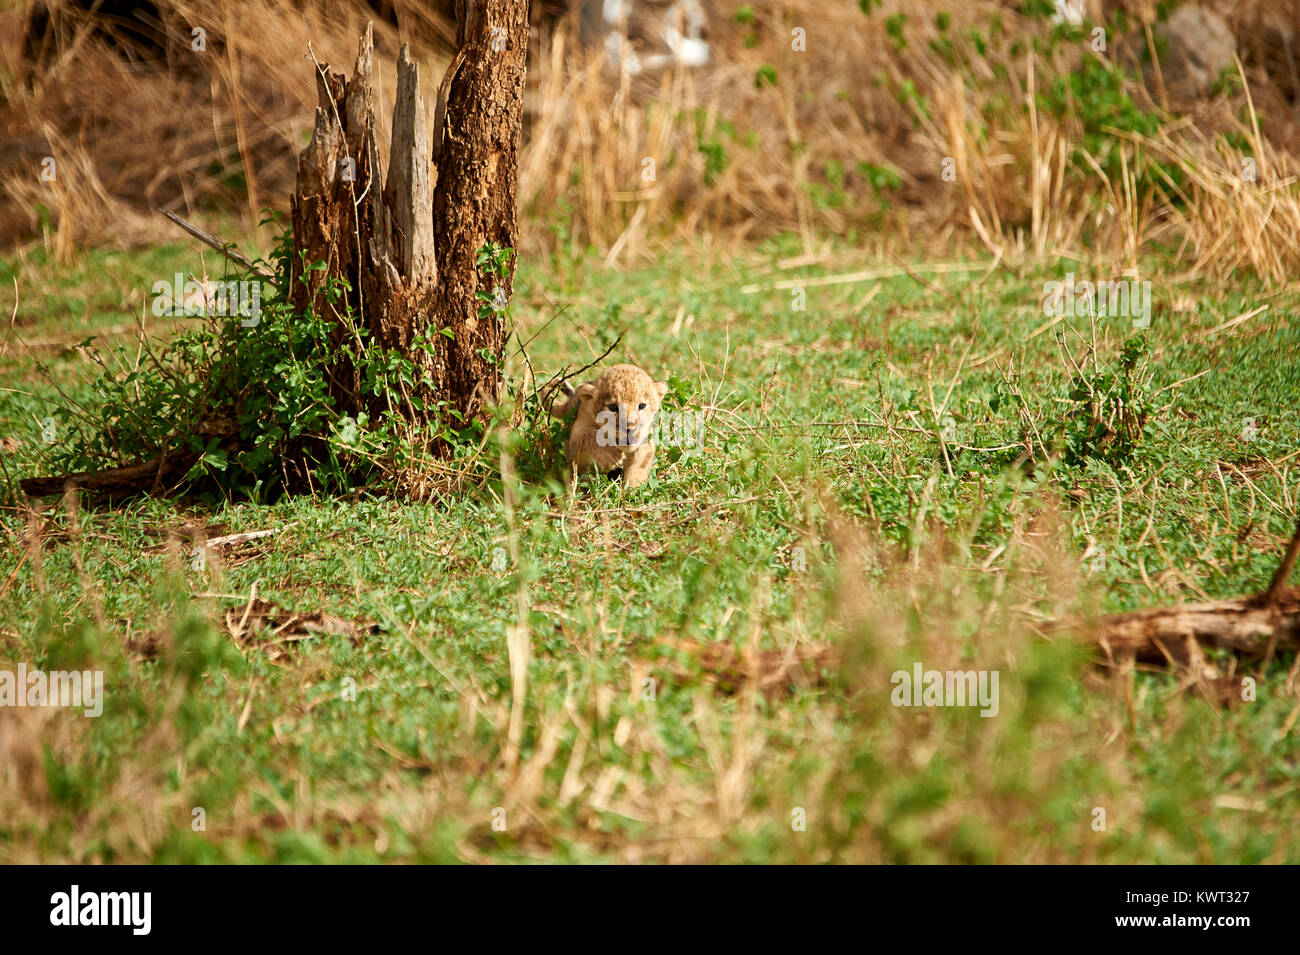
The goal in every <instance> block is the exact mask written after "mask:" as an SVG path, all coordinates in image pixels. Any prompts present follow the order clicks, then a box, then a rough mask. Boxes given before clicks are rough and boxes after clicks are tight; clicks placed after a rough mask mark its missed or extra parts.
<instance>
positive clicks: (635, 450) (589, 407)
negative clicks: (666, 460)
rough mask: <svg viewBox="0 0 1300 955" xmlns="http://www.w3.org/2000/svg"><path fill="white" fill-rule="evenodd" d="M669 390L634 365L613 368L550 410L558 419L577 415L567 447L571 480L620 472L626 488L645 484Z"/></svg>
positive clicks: (665, 385) (652, 461)
mask: <svg viewBox="0 0 1300 955" xmlns="http://www.w3.org/2000/svg"><path fill="white" fill-rule="evenodd" d="M667 391H668V383H667V382H663V381H655V380H654V379H652V378H651V377H650V376H649V375H647V374H646V373H645V372H644V371H642V370H641V369H640V368H638V367H636V365H614V366H613V367H612V368H609V369H607V370H606V371H605V373H604V374H602V375H601V376H600V377H599V378H597V379H596V380H595V381H594V382H587V383H586V384H582V385H579V386H578V387H577V389H576V390H574V391H573V392H572V394H569V395H568V397H567V400H564V401H563V402H562V403H560V402H557V403H556V405H555V407H554V409H553V411H554V413H555V414H557V415H559V416H561V417H567V416H568V415H570V414H572V413H573V412H574V411H575V410H576V411H577V417H576V418H575V419H574V421H573V427H572V428H571V429H570V431H569V442H568V446H567V451H568V455H569V468H570V476H571V480H572V481H573V482H576V480H577V476H578V474H579V473H581V472H583V471H587V470H596V471H600V473H602V474H609V473H610V472H611V471H614V470H615V469H619V470H621V472H622V473H621V475H620V477H621V479H622V481H623V483H624V484H625V485H626V486H628V487H636V486H637V485H638V484H644V483H645V482H646V481H647V480H648V479H649V477H650V466H651V465H652V464H653V463H654V456H655V448H654V443H653V442H652V441H651V440H650V435H651V428H652V426H653V424H654V417H655V414H656V413H657V412H658V411H659V403H660V402H661V401H662V400H663V396H664V393H665V392H667ZM611 407H613V408H616V409H617V410H610V409H611Z"/></svg>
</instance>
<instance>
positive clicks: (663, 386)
mask: <svg viewBox="0 0 1300 955" xmlns="http://www.w3.org/2000/svg"><path fill="white" fill-rule="evenodd" d="M655 394H657V395H658V396H659V400H660V401H663V400H664V395H666V394H668V382H666V381H656V382H655Z"/></svg>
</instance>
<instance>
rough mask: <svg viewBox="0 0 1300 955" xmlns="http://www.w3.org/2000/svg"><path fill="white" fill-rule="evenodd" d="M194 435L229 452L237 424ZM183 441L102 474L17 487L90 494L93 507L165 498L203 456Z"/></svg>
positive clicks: (208, 427)
mask: <svg viewBox="0 0 1300 955" xmlns="http://www.w3.org/2000/svg"><path fill="white" fill-rule="evenodd" d="M194 433H195V434H197V435H200V436H202V437H203V438H205V439H213V438H215V439H217V441H218V442H219V443H220V445H221V447H222V448H223V449H224V450H226V451H227V452H229V451H230V450H232V448H233V443H234V440H235V438H236V436H237V434H238V432H237V430H236V428H235V423H234V421H232V420H231V419H229V418H224V417H220V418H212V419H208V420H204V421H202V422H200V423H199V426H198V427H197V428H195V430H194ZM180 444H181V441H180V438H179V437H175V438H173V439H172V441H171V444H170V447H169V448H168V449H167V450H165V451H162V452H160V453H159V454H155V455H154V456H153V457H151V458H149V459H148V460H146V461H140V462H139V463H137V464H127V465H123V466H122V467H116V468H107V469H105V470H103V471H78V472H75V473H73V474H58V475H53V476H50V477H29V478H22V479H21V480H19V482H18V486H19V487H20V488H21V489H22V492H23V493H24V494H26V495H27V496H28V497H49V496H50V495H52V494H63V493H64V492H65V491H67V490H68V489H69V488H76V489H78V490H83V491H90V492H92V493H93V494H94V495H95V496H94V498H92V501H91V503H92V504H99V503H102V502H106V501H111V500H114V499H119V498H123V497H131V496H133V495H136V494H149V495H166V494H169V493H170V492H172V491H173V490H175V489H176V488H177V487H178V486H179V485H180V484H181V483H182V482H183V481H184V480H185V478H186V476H187V475H188V474H189V473H190V469H191V468H193V467H194V465H195V463H196V462H197V461H198V460H199V458H200V457H202V454H201V453H200V452H198V451H191V450H188V449H182V448H180V447H179V445H180Z"/></svg>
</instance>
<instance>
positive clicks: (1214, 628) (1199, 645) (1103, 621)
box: [1047, 525, 1300, 666]
mask: <svg viewBox="0 0 1300 955" xmlns="http://www.w3.org/2000/svg"><path fill="white" fill-rule="evenodd" d="M1297 556H1300V525H1297V527H1296V531H1295V534H1294V535H1293V536H1292V538H1291V542H1290V544H1289V545H1288V546H1287V549H1286V553H1285V555H1284V556H1283V558H1282V561H1281V563H1280V564H1279V565H1278V569H1277V571H1276V573H1274V575H1273V579H1272V581H1271V582H1270V583H1269V586H1268V588H1267V589H1266V590H1264V591H1263V592H1262V593H1258V594H1252V595H1248V596H1244V597H1238V598H1236V599H1233V600H1214V601H1210V602H1207V603H1196V604H1180V605H1178V606H1176V607H1152V608H1148V609H1145V610H1134V611H1130V612H1128V613H1116V614H1108V615H1107V616H1104V617H1097V618H1095V619H1092V620H1080V619H1070V620H1057V621H1053V622H1051V623H1049V624H1048V626H1047V630H1048V631H1050V632H1059V631H1073V632H1075V633H1078V634H1079V635H1081V636H1083V637H1084V638H1085V639H1088V640H1090V641H1093V642H1095V643H1097V645H1098V646H1099V647H1101V649H1102V650H1103V651H1104V652H1105V653H1106V655H1107V657H1108V658H1110V659H1112V660H1116V659H1117V660H1120V661H1133V660H1137V661H1142V662H1160V663H1177V664H1180V665H1189V664H1192V665H1196V666H1200V665H1201V659H1202V658H1201V652H1200V651H1202V650H1205V649H1218V650H1229V651H1231V652H1233V653H1235V654H1236V655H1238V656H1241V657H1249V658H1255V659H1263V660H1264V665H1266V666H1267V664H1268V663H1269V662H1270V661H1271V660H1272V658H1273V654H1274V653H1275V652H1276V651H1277V650H1279V649H1281V650H1294V649H1300V587H1290V586H1288V585H1287V580H1288V579H1289V578H1290V576H1291V572H1292V571H1293V570H1294V569H1295V565H1296V558H1297Z"/></svg>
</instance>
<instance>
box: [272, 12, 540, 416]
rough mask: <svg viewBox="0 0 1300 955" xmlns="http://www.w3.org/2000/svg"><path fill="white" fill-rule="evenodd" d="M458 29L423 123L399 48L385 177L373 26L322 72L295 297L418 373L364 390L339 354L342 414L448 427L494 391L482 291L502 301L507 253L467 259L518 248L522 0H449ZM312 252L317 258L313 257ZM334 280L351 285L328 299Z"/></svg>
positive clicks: (492, 350)
mask: <svg viewBox="0 0 1300 955" xmlns="http://www.w3.org/2000/svg"><path fill="white" fill-rule="evenodd" d="M456 32H457V52H456V55H455V57H454V58H453V60H452V63H451V65H450V67H449V68H448V70H447V73H446V75H445V76H444V78H443V80H442V83H441V86H440V89H439V95H438V103H437V108H436V112H435V114H434V125H433V128H432V129H429V128H428V125H427V121H426V114H425V106H424V103H423V100H422V98H421V97H420V93H419V72H418V68H417V66H416V64H415V63H414V61H413V60H412V59H411V57H410V54H409V51H408V49H407V48H406V47H403V48H402V51H401V55H400V57H399V59H398V62H397V98H396V105H395V107H394V110H393V135H392V148H391V150H390V156H389V163H390V168H389V170H388V176H387V179H386V180H385V178H384V170H383V163H382V161H381V159H380V156H379V150H378V149H377V148H376V145H375V123H374V108H375V103H374V87H373V78H372V61H373V55H374V42H373V32H372V29H371V27H367V28H366V32H365V35H364V36H363V37H362V38H361V44H360V49H359V51H358V54H357V61H356V66H355V68H354V69H353V74H352V78H351V79H347V80H345V79H344V77H343V76H341V75H340V74H336V73H331V72H330V71H329V70H328V68H327V67H324V66H321V67H319V68H318V71H317V92H318V99H319V106H318V107H317V109H316V120H315V128H314V131H313V133H312V139H311V142H310V143H308V145H307V146H306V148H304V149H303V151H302V153H301V155H300V156H299V159H298V184H297V189H296V192H295V195H294V197H293V202H292V208H293V234H294V274H293V275H292V276H291V281H290V290H289V296H290V300H291V301H292V302H293V304H294V306H295V307H296V308H298V309H301V310H305V309H308V308H310V309H313V310H314V311H315V312H316V314H318V315H324V316H328V317H330V318H331V319H332V320H333V321H334V323H335V327H334V340H335V341H336V342H337V343H340V344H343V343H347V344H350V345H351V346H352V348H353V349H354V350H355V351H356V352H357V353H358V354H366V353H367V352H368V351H369V350H372V349H374V348H380V349H384V350H396V351H398V352H400V353H401V354H402V355H404V356H406V357H407V358H409V359H410V360H411V361H412V362H413V363H414V364H415V365H416V367H417V369H418V370H419V371H420V372H423V373H424V375H423V378H422V381H421V382H419V383H417V384H416V385H414V386H412V387H404V388H397V389H395V388H392V387H390V389H389V391H388V393H387V394H384V395H381V396H379V397H378V398H376V397H375V396H373V395H366V394H364V393H363V387H362V386H363V382H362V380H361V375H360V372H359V370H358V368H357V367H356V363H354V362H352V361H349V360H347V359H340V360H339V361H338V362H337V364H336V365H335V367H333V368H331V369H329V381H330V393H331V395H332V397H333V398H334V401H335V403H336V406H337V408H338V410H339V411H340V413H343V414H355V413H357V412H361V411H368V412H372V413H373V412H374V411H376V410H383V409H385V408H390V409H394V410H397V411H398V412H399V413H401V414H402V415H403V417H405V418H406V419H407V420H409V421H411V422H412V423H415V424H426V423H432V422H435V421H436V422H441V423H442V424H444V425H448V426H450V427H453V428H454V427H457V426H458V425H459V424H460V423H461V422H463V421H468V420H471V419H474V418H478V417H481V416H482V415H483V412H484V410H485V408H486V406H487V405H489V404H491V403H492V402H494V401H495V400H496V399H497V397H498V389H499V386H500V369H499V366H500V362H501V359H502V356H503V353H504V351H505V344H506V328H505V322H504V318H503V315H502V314H501V311H500V309H499V308H496V309H492V308H488V309H482V306H483V305H484V304H485V301H484V299H483V298H480V296H479V294H478V293H480V292H485V293H486V300H487V301H489V302H490V301H492V300H493V299H495V301H496V302H497V304H498V305H500V304H501V303H503V302H505V301H508V299H509V296H510V294H511V291H512V283H513V277H514V260H513V254H512V255H511V259H510V262H509V267H508V269H507V270H506V274H505V275H504V277H501V276H498V277H496V278H493V277H490V276H488V275H486V274H484V273H482V272H481V271H480V269H479V267H478V264H477V261H476V259H477V253H478V252H479V250H480V249H481V248H483V247H484V246H486V245H487V244H488V243H496V244H498V245H500V246H503V247H506V248H508V249H511V250H513V249H514V248H515V247H516V245H517V232H518V215H517V211H516V206H515V199H516V192H517V175H518V174H517V166H518V162H517V161H518V152H519V147H520V139H521V135H522V123H523V92H524V70H525V59H526V56H527V49H528V4H527V0H493V2H491V3H490V4H489V3H484V2H481V0H458V2H457V30H456ZM435 164H436V170H435V168H433V167H434V166H435ZM435 175H436V185H434V186H432V187H431V183H432V182H433V181H434V176H435ZM320 262H323V263H324V268H323V269H321V268H320V267H319V266H317V267H315V268H313V267H312V266H313V264H314V263H320ZM335 278H336V279H342V280H343V281H344V283H346V284H345V291H344V293H343V294H342V295H341V296H337V295H336V296H333V297H331V295H330V294H329V291H328V289H327V282H328V281H329V280H330V279H335ZM497 285H499V286H501V290H500V291H498V290H497V288H496V287H495V286H497ZM481 309H482V315H481V314H480V310H481Z"/></svg>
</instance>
